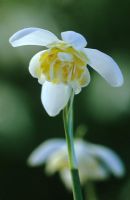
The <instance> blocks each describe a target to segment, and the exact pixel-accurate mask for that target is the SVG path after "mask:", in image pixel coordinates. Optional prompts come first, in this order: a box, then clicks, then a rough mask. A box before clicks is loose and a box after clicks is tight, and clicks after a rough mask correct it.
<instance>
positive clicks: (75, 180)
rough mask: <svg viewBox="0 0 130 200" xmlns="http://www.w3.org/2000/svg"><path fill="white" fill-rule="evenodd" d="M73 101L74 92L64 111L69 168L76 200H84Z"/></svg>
mask: <svg viewBox="0 0 130 200" xmlns="http://www.w3.org/2000/svg"><path fill="white" fill-rule="evenodd" d="M73 100H74V93H73V92H72V94H71V98H70V102H69V105H67V106H66V107H65V108H64V110H63V122H64V129H65V136H66V143H67V147H68V160H69V168H70V173H71V179H72V190H73V196H74V200H82V199H83V198H82V192H81V186H80V179H79V172H78V164H77V160H76V155H75V150H74V138H73Z"/></svg>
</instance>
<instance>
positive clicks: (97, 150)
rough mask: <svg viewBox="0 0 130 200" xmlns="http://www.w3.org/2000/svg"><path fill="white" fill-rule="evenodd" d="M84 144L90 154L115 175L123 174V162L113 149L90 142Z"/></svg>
mask: <svg viewBox="0 0 130 200" xmlns="http://www.w3.org/2000/svg"><path fill="white" fill-rule="evenodd" d="M86 145H87V148H88V149H89V150H90V151H91V154H92V155H93V156H95V157H96V158H97V159H99V161H100V160H101V161H102V163H104V164H105V165H106V167H107V169H108V170H109V171H110V173H112V174H113V175H115V176H117V177H121V176H123V175H124V173H125V168H124V165H123V162H122V161H121V159H120V158H119V156H118V155H117V154H116V153H115V152H114V151H113V150H111V149H109V148H106V147H104V146H102V145H94V144H91V143H87V144H86Z"/></svg>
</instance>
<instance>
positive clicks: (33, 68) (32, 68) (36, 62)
mask: <svg viewBox="0 0 130 200" xmlns="http://www.w3.org/2000/svg"><path fill="white" fill-rule="evenodd" d="M46 51H47V50H44V51H40V52H38V53H36V54H35V55H34V56H33V57H32V59H31V60H30V63H29V72H30V74H31V75H32V76H33V77H34V78H38V81H39V83H41V84H43V83H44V81H45V77H44V78H43V75H42V74H38V71H40V65H41V63H40V57H41V55H43V54H44V53H45V52H46Z"/></svg>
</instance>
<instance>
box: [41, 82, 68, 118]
mask: <svg viewBox="0 0 130 200" xmlns="http://www.w3.org/2000/svg"><path fill="white" fill-rule="evenodd" d="M70 94H71V88H70V87H69V86H68V85H65V84H62V83H60V84H53V83H51V82H48V81H45V83H44V84H43V86H42V92H41V100H42V104H43V106H44V108H45V110H46V112H47V113H48V115H50V116H52V117H53V116H56V115H58V114H59V112H60V111H61V110H62V109H63V108H64V107H65V106H66V104H67V103H68V100H69V98H70Z"/></svg>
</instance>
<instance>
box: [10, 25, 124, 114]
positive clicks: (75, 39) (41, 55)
mask: <svg viewBox="0 0 130 200" xmlns="http://www.w3.org/2000/svg"><path fill="white" fill-rule="evenodd" d="M61 38H62V40H59V39H58V38H57V37H56V36H55V35H54V34H53V33H51V32H49V31H47V30H44V29H40V28H25V29H23V30H20V31H18V32H16V33H15V34H14V35H13V36H12V37H11V38H10V40H9V41H10V43H11V44H12V46H13V47H18V46H23V45H40V46H45V47H47V48H48V49H47V50H44V51H40V52H38V53H37V54H36V55H34V56H33V58H32V59H31V61H30V64H29V71H30V73H31V75H32V76H33V77H35V78H38V81H39V83H40V84H42V93H41V100H42V103H43V106H44V108H45V110H46V111H47V113H48V114H49V115H50V116H55V115H57V114H58V113H59V112H60V111H61V110H62V109H63V108H64V107H65V106H66V104H67V102H68V100H69V98H70V94H71V90H72V89H73V90H74V93H75V94H78V93H79V92H80V91H81V88H82V87H85V86H87V85H88V84H89V82H90V74H89V71H88V69H87V67H86V66H87V64H88V65H90V66H91V67H92V68H93V69H94V70H96V71H97V72H98V73H99V74H100V75H101V76H102V77H103V78H104V79H105V80H106V81H107V82H108V83H109V84H110V85H112V86H114V87H117V86H121V85H122V84H123V76H122V73H121V71H120V69H119V67H118V65H117V64H116V63H115V61H114V60H113V59H112V58H111V57H110V56H108V55H106V54H104V53H102V52H100V51H98V50H96V49H89V48H85V46H86V45H87V41H86V39H85V38H84V37H83V36H82V35H81V34H79V33H76V32H74V31H66V32H62V33H61Z"/></svg>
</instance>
